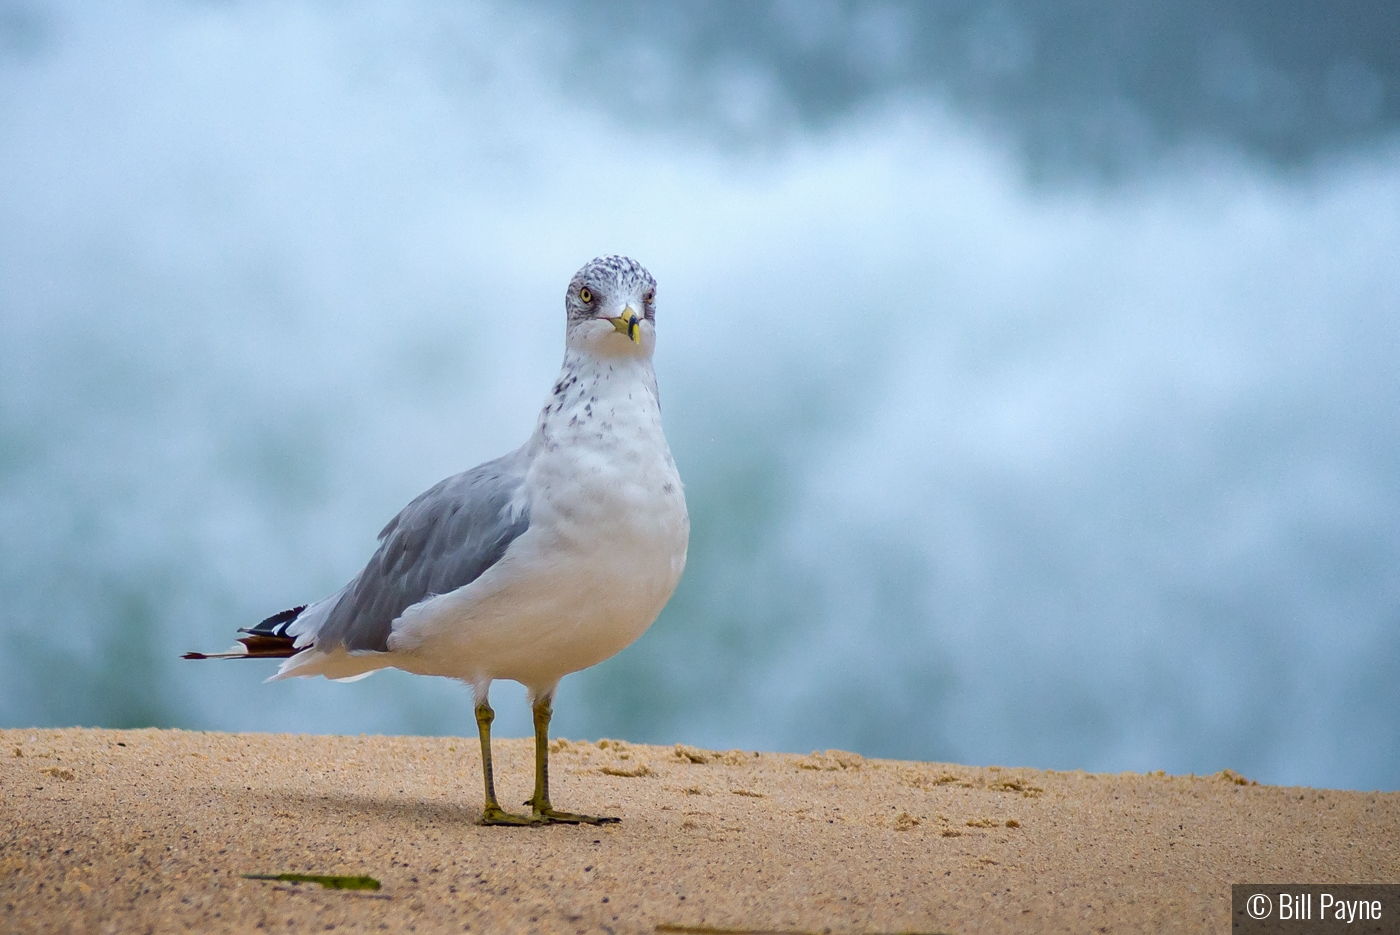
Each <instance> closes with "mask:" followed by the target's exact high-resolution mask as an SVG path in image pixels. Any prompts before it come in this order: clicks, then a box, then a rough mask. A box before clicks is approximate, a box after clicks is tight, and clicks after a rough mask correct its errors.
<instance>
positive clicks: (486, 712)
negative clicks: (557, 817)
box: [476, 702, 543, 825]
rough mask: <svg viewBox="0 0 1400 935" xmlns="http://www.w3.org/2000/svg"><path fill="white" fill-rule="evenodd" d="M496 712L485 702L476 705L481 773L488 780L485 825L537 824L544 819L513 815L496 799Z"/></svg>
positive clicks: (484, 811) (482, 817) (483, 812)
mask: <svg viewBox="0 0 1400 935" xmlns="http://www.w3.org/2000/svg"><path fill="white" fill-rule="evenodd" d="M495 719H496V712H495V711H492V710H491V706H490V705H489V704H486V703H485V702H483V703H482V704H479V705H477V706H476V731H477V733H478V734H480V735H481V775H482V777H483V778H484V780H485V782H486V808H484V809H483V810H482V813H481V823H482V824H483V825H535V824H539V823H540V822H541V821H543V819H541V818H539V817H536V816H534V815H513V814H511V813H510V812H508V811H506V810H505V809H503V808H501V803H499V802H497V801H496V781H495V778H494V777H493V775H492V773H491V722H492V721H494V720H495Z"/></svg>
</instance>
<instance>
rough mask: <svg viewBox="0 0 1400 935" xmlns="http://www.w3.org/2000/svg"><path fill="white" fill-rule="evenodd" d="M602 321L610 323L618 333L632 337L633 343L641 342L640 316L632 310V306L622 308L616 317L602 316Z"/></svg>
mask: <svg viewBox="0 0 1400 935" xmlns="http://www.w3.org/2000/svg"><path fill="white" fill-rule="evenodd" d="M603 320H604V321H608V322H611V323H612V326H613V327H614V328H616V329H617V330H618V333H619V334H625V335H627V337H629V338H631V339H632V343H633V344H641V343H642V316H640V315H638V314H637V313H636V312H634V311H632V306H630V305H629V306H627V307H626V308H624V309H623V310H622V314H621V315H618V316H617V317H616V318H604V319H603Z"/></svg>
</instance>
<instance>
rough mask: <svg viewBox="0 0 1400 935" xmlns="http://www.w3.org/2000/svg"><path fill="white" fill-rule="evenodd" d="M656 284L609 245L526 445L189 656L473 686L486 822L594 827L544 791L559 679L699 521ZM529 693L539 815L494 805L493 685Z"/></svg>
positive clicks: (662, 577) (590, 657)
mask: <svg viewBox="0 0 1400 935" xmlns="http://www.w3.org/2000/svg"><path fill="white" fill-rule="evenodd" d="M655 302H656V281H655V280H654V279H653V278H652V276H651V274H650V273H649V272H647V271H646V269H645V268H644V267H643V266H642V265H641V264H640V263H638V262H636V261H635V260H632V259H630V258H628V257H623V256H604V257H599V258H597V259H595V260H592V261H590V262H589V263H588V264H587V265H585V266H584V267H583V268H582V269H580V270H579V271H578V272H577V273H576V274H575V275H574V277H573V279H572V280H571V281H570V283H569V288H568V291H567V292H566V293H565V296H564V308H565V312H566V319H567V323H566V327H565V351H564V364H563V367H562V368H561V369H560V371H559V377H558V379H557V380H555V381H554V386H553V389H552V390H551V391H550V393H549V397H548V398H547V399H546V401H545V405H544V408H543V409H542V410H541V411H540V415H539V418H538V420H536V422H535V430H534V433H533V434H532V435H531V436H530V439H529V441H527V442H526V443H525V444H524V445H522V446H521V447H519V448H517V449H515V450H514V451H512V452H510V453H509V454H507V455H503V456H502V457H499V458H497V459H496V460H494V461H487V462H486V463H485V464H481V465H478V466H477V467H474V468H472V469H471V470H469V471H465V472H463V473H461V474H457V475H454V476H452V477H449V478H447V479H446V480H444V481H442V482H441V483H439V484H437V485H436V486H434V487H432V488H430V489H428V490H427V491H426V492H424V493H422V494H420V495H419V496H418V497H417V498H416V499H415V500H414V501H413V502H412V503H410V504H409V505H408V506H406V507H404V508H403V510H402V511H401V512H400V513H399V514H398V515H397V516H395V517H394V518H393V519H391V520H390V521H389V524H388V525H387V526H385V527H384V531H383V532H381V533H380V534H379V547H378V549H377V550H376V551H375V553H374V555H373V556H372V557H371V558H370V560H369V563H368V564H367V565H365V567H364V570H363V571H361V572H360V573H359V574H358V575H356V576H355V578H354V579H353V580H352V581H350V583H349V584H347V585H345V587H343V588H341V589H340V590H339V591H337V592H335V593H334V594H332V595H330V596H329V597H327V598H325V599H323V600H320V601H317V602H315V603H313V604H309V605H304V606H301V607H294V608H292V609H291V610H285V611H282V612H281V613H278V614H274V615H272V616H271V617H268V618H267V619H266V620H264V621H262V622H261V623H259V624H258V625H257V626H255V627H251V628H246V629H241V630H240V631H239V632H240V633H246V634H247V636H244V637H240V638H239V643H240V644H241V646H236V647H235V649H234V650H233V651H231V652H226V653H211V654H204V653H187V654H186V655H185V656H184V658H186V659H212V658H224V659H228V658H237V659H266V658H280V659H282V660H283V662H282V664H281V666H280V667H279V668H278V670H277V673H276V674H275V675H273V676H272V678H271V679H269V681H273V680H276V679H285V678H305V677H310V676H317V675H320V676H324V677H326V678H329V679H334V680H338V681H352V680H355V679H359V678H364V677H365V676H368V675H370V674H372V673H373V672H374V671H375V670H377V669H382V668H385V667H387V666H393V667H395V668H398V669H403V670H405V671H408V672H413V673H417V674H419V675H440V676H444V677H446V678H452V679H458V680H460V681H462V682H465V683H466V684H468V685H470V686H471V689H472V695H473V698H474V700H475V703H476V724H477V732H478V734H479V735H480V738H481V763H482V774H483V778H484V781H485V787H486V788H485V794H486V804H485V808H484V810H483V813H482V824H486V825H538V824H547V823H555V822H558V823H567V824H579V823H586V824H601V823H604V822H611V821H617V820H618V819H616V818H610V817H606V816H592V815H578V814H573V813H571V812H562V811H557V810H556V809H555V808H554V807H553V806H552V805H551V804H550V799H549V721H550V718H551V716H552V715H553V710H554V706H553V702H554V693H555V690H556V689H557V688H558V685H559V680H560V679H561V678H563V677H564V676H565V675H568V674H569V673H570V672H577V671H579V670H580V669H586V668H588V667H589V666H591V665H595V664H597V663H599V662H602V661H603V660H604V659H607V658H609V657H611V656H613V655H614V654H616V653H618V652H620V651H621V650H622V649H624V648H625V647H627V646H628V645H630V644H631V643H632V642H633V641H634V640H636V639H637V638H638V637H639V636H641V635H642V633H643V632H645V631H646V629H647V627H649V626H651V624H652V622H653V621H654V620H655V619H656V617H657V615H658V614H659V613H660V612H661V608H662V607H664V606H665V605H666V602H667V600H669V599H670V597H671V594H672V592H673V591H674V590H675V588H676V584H677V583H678V582H679V581H680V577H681V572H682V571H683V570H684V568H685V558H686V548H687V545H688V543H689V539H690V518H689V515H688V513H687V511H686V505H685V493H684V490H683V488H682V486H681V479H680V475H679V474H678V473H677V472H676V464H675V461H674V460H673V459H672V457H671V451H670V448H669V446H668V445H667V444H666V436H665V435H664V434H663V433H662V430H661V405H660V400H659V397H658V394H657V387H656V374H655V372H654V371H653V369H652V354H653V351H654V350H655V348H656V325H655V322H656V312H655ZM495 679H512V680H514V681H517V682H520V683H521V684H523V685H524V686H525V687H526V689H527V690H528V692H529V698H530V705H531V708H532V711H533V714H534V724H535V792H534V795H533V796H532V797H531V798H530V799H529V800H528V801H527V802H526V803H525V804H526V805H529V806H530V814H529V815H520V814H517V813H514V812H509V811H506V810H505V809H503V808H502V807H501V806H500V803H499V802H497V800H496V791H495V784H494V781H493V779H492V771H491V722H492V720H493V719H494V717H495V712H494V711H493V710H492V709H491V704H490V689H491V682H492V681H493V680H495Z"/></svg>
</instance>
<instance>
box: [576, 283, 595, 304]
mask: <svg viewBox="0 0 1400 935" xmlns="http://www.w3.org/2000/svg"><path fill="white" fill-rule="evenodd" d="M578 297H579V299H580V300H581V301H583V302H592V301H593V292H592V290H590V289H589V288H588V287H587V286H584V287H583V288H582V289H580V290H579V291H578Z"/></svg>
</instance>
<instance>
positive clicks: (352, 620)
mask: <svg viewBox="0 0 1400 935" xmlns="http://www.w3.org/2000/svg"><path fill="white" fill-rule="evenodd" d="M528 467H529V459H528V458H527V457H526V456H525V449H524V448H523V447H522V448H519V449H517V450H515V451H513V452H511V453H510V454H508V455H506V456H504V457H502V458H497V459H496V460H495V461H487V462H486V463H485V464H482V465H479V466H477V467H474V468H472V469H471V470H470V471H465V472H463V473H461V474H457V475H454V476H452V477H449V478H447V480H445V481H443V482H441V483H440V484H437V485H436V486H434V487H432V488H430V489H429V490H427V491H425V492H424V493H422V494H420V495H419V496H418V497H417V499H415V500H414V501H413V502H412V503H410V504H409V505H408V506H406V507H404V508H403V510H402V512H400V513H399V515H398V516H395V517H394V518H393V519H391V520H390V521H389V525H387V526H385V527H384V531H383V532H381V533H380V534H379V549H378V551H376V552H375V553H374V557H373V558H371V559H370V560H369V564H368V565H366V566H365V570H364V571H362V572H360V574H359V576H358V577H357V578H356V579H355V580H354V581H352V582H351V583H350V584H349V585H348V586H347V587H346V589H345V591H344V593H343V594H342V595H341V598H340V600H339V601H338V602H337V603H336V605H335V607H334V608H332V609H331V612H330V614H329V615H328V616H327V617H326V621H325V623H323V624H322V625H321V626H320V627H319V628H317V632H316V637H315V640H316V645H318V646H323V647H327V648H329V647H330V646H334V645H335V644H336V643H344V644H345V648H346V649H348V650H350V651H351V652H354V651H356V650H372V651H376V652H385V651H387V650H388V648H389V632H390V628H391V627H392V625H393V622H394V621H395V620H396V619H398V616H399V615H400V614H402V613H403V612H404V611H405V610H407V609H408V608H409V607H412V606H413V605H414V604H417V603H418V602H419V601H423V600H427V599H428V598H430V597H434V596H436V595H439V594H446V593H448V592H449V591H455V590H456V589H457V588H460V587H463V586H465V585H468V584H471V583H472V582H473V581H475V580H476V579H477V578H479V577H480V576H481V574H482V572H484V571H486V569H488V568H490V567H491V566H492V565H494V564H496V562H498V561H500V560H501V556H502V555H504V554H505V551H506V548H507V547H508V546H509V545H510V544H511V542H513V541H515V539H516V537H518V536H519V535H520V534H521V533H523V532H524V531H525V530H526V529H527V528H529V526H530V508H529V504H528V502H525V498H524V495H523V493H522V488H523V487H524V485H525V472H526V469H527V468H528Z"/></svg>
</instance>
